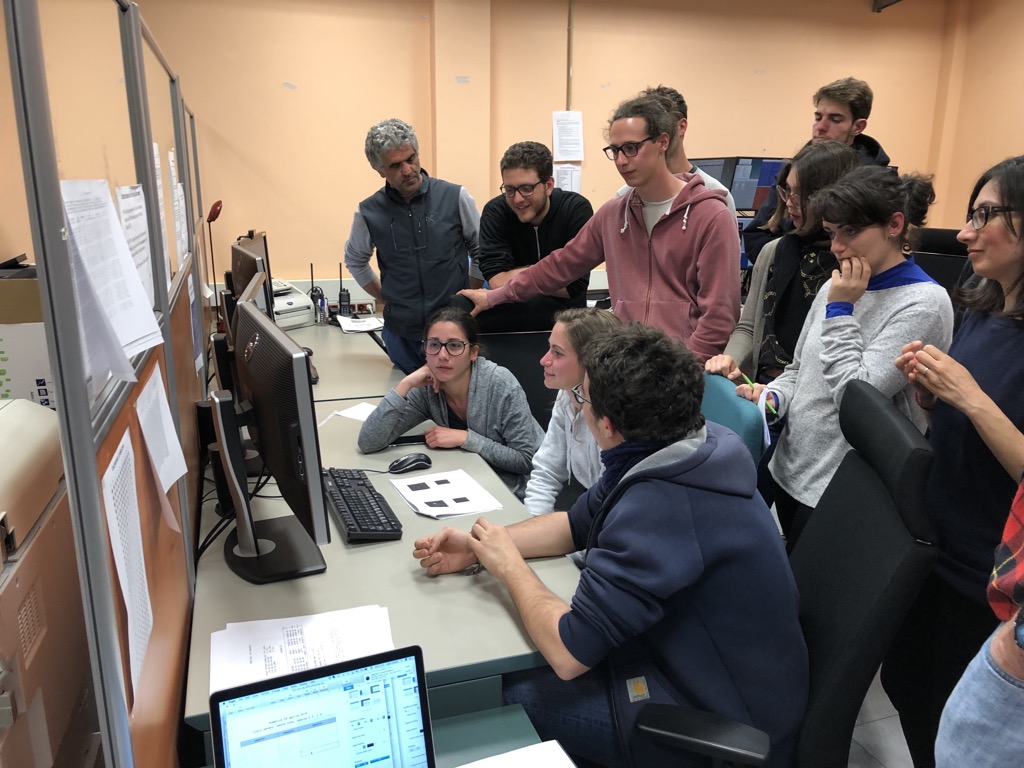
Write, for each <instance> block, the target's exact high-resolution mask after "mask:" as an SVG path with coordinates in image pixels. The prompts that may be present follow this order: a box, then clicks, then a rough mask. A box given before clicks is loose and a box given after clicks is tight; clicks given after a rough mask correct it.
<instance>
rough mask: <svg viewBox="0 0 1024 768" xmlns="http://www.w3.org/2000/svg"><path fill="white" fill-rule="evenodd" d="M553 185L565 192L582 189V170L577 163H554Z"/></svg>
mask: <svg viewBox="0 0 1024 768" xmlns="http://www.w3.org/2000/svg"><path fill="white" fill-rule="evenodd" d="M554 172H555V186H556V187H558V188H559V189H564V190H566V191H567V192H582V191H583V171H582V170H581V169H580V167H579V166H578V165H564V164H563V165H556V166H555V167H554Z"/></svg>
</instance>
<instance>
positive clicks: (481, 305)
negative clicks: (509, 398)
mask: <svg viewBox="0 0 1024 768" xmlns="http://www.w3.org/2000/svg"><path fill="white" fill-rule="evenodd" d="M608 138H609V141H610V142H611V143H610V144H609V145H608V146H607V147H605V148H604V151H605V154H606V155H607V156H608V158H609V159H611V160H613V161H614V162H615V167H616V168H617V170H618V171H619V174H620V175H621V176H622V178H623V180H624V181H625V182H626V184H627V185H629V186H630V187H631V188H632V189H631V190H630V192H629V193H628V194H626V195H623V196H622V197H618V198H615V199H612V200H609V201H608V202H607V203H605V204H604V205H603V206H601V208H600V209H599V210H598V212H597V213H596V214H595V215H594V217H593V218H592V219H591V220H590V221H589V222H587V224H586V225H585V226H584V227H583V229H582V230H580V232H579V234H578V235H577V236H576V237H575V238H573V239H572V240H571V241H570V242H569V243H568V244H567V245H566V246H565V247H564V248H562V249H560V250H557V251H553V252H552V253H551V254H549V255H548V256H547V257H546V258H544V259H542V260H541V261H539V262H538V263H537V264H534V265H533V266H531V267H529V268H527V269H525V270H524V271H522V272H520V273H519V274H518V275H517V276H516V277H515V278H513V279H512V280H510V281H509V282H507V283H505V284H504V285H503V286H501V287H500V288H496V289H494V290H491V291H485V290H467V291H461V293H463V294H464V295H466V296H467V297H469V298H470V299H471V300H472V301H473V303H474V304H475V305H476V310H475V311H476V312H479V311H483V310H485V309H488V308H490V307H492V306H497V305H499V304H505V303H507V302H514V301H523V300H525V299H529V298H531V297H533V296H537V295H542V294H551V293H554V292H555V291H556V290H557V289H559V288H562V287H564V286H566V285H568V284H569V283H570V282H572V281H573V280H576V279H577V278H579V277H582V276H583V275H586V274H588V273H589V272H590V271H591V270H592V269H593V268H594V267H596V266H598V265H599V264H600V263H601V262H605V264H606V266H607V270H608V290H609V292H610V293H611V299H612V309H613V311H614V312H615V314H616V316H618V317H619V318H621V319H622V320H623V321H624V322H629V321H632V320H636V321H640V322H643V323H646V324H648V325H653V326H656V327H658V328H661V329H662V330H664V331H665V332H666V333H668V334H669V335H671V336H675V337H677V338H680V339H682V340H683V341H684V342H685V343H686V345H687V346H688V347H689V348H690V349H691V350H692V351H693V352H694V353H695V354H696V355H697V356H698V357H699V358H700V359H701V360H706V359H707V358H709V357H712V356H713V355H717V354H720V353H721V351H722V350H723V349H724V348H725V344H726V342H727V341H728V340H729V335H730V334H731V333H732V330H733V328H734V327H735V325H736V321H737V319H738V318H739V310H740V276H739V264H740V258H739V242H738V240H737V237H736V219H735V217H734V216H733V215H732V213H731V212H730V211H729V209H728V208H727V207H726V204H725V195H724V194H723V193H722V192H721V191H719V190H709V189H707V187H705V186H704V180H703V179H702V178H701V177H700V176H697V175H695V174H688V173H682V174H678V175H674V174H672V173H671V172H670V171H669V169H668V166H667V164H666V162H665V158H666V156H667V155H668V154H669V151H670V148H671V146H672V142H673V141H675V140H677V139H678V134H677V131H676V120H675V118H674V116H673V115H672V113H671V112H669V111H668V110H667V109H666V108H665V105H664V104H663V103H662V102H660V101H659V100H657V99H653V98H650V97H640V98H635V99H630V100H628V101H625V102H623V103H622V104H620V105H619V107H618V109H616V110H615V113H614V115H613V116H612V118H611V121H610V123H609V128H608Z"/></svg>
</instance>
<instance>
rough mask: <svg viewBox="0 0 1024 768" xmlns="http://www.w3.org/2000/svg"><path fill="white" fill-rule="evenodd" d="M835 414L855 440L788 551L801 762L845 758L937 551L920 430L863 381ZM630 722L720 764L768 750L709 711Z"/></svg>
mask: <svg viewBox="0 0 1024 768" xmlns="http://www.w3.org/2000/svg"><path fill="white" fill-rule="evenodd" d="M839 422H840V426H841V427H842V430H843V435H844V437H846V439H847V441H848V442H849V443H850V445H851V446H852V448H853V450H851V451H849V452H848V453H847V454H846V456H845V458H844V459H843V461H842V463H841V464H840V466H839V469H838V470H837V471H836V474H835V476H834V477H833V478H832V481H831V482H830V483H829V484H828V487H827V488H826V489H825V493H824V495H823V496H822V497H821V501H819V502H818V505H817V507H816V508H815V510H814V513H813V514H812V515H811V516H810V519H809V521H808V523H807V526H806V527H805V528H804V531H803V533H802V534H801V536H800V540H799V541H798V542H797V544H796V546H795V547H794V550H793V552H792V554H791V555H790V564H791V565H792V567H793V574H794V576H795V578H796V583H797V587H798V588H799V590H800V624H801V626H802V627H803V631H804V638H805V639H806V641H807V651H808V654H809V657H810V695H809V698H808V703H807V712H806V714H805V715H804V719H803V723H802V724H801V727H800V733H799V740H798V746H797V753H796V755H797V756H796V765H798V766H800V767H801V768H810V767H811V766H813V768H846V765H847V761H848V759H849V753H850V740H851V738H852V735H853V727H854V724H855V722H856V719H857V713H858V711H859V710H860V707H861V704H862V703H863V700H864V695H865V694H866V693H867V690H868V687H869V686H870V685H871V681H872V679H873V678H874V675H875V672H876V671H877V670H878V667H879V665H880V664H881V662H882V658H883V657H884V655H885V653H886V650H887V648H888V646H889V643H890V642H891V640H892V637H893V636H894V635H895V633H896V631H897V630H898V629H899V627H900V624H901V623H902V621H903V618H904V616H905V615H906V613H907V611H908V610H909V608H910V605H911V603H912V602H913V601H914V599H915V597H916V596H917V593H918V592H919V591H920V588H921V585H922V584H923V583H924V580H925V577H926V576H927V574H928V572H929V570H930V569H931V566H932V562H933V561H934V559H935V557H936V551H935V547H933V546H932V545H931V544H929V543H928V542H930V541H933V540H934V538H933V533H932V529H931V525H930V523H929V521H928V516H927V512H926V510H925V506H924V486H925V482H926V479H927V476H928V470H929V467H930V466H931V461H932V452H931V449H930V448H929V446H928V443H927V441H926V440H925V439H924V437H923V436H922V435H921V433H920V432H918V431H917V429H916V428H915V427H914V425H913V424H911V422H910V421H909V420H908V419H906V418H905V417H904V416H903V414H901V413H900V412H899V411H898V410H897V409H896V407H895V406H894V405H893V404H892V403H891V402H890V401H889V400H888V399H887V398H885V397H884V396H883V395H882V394H881V393H879V392H878V391H877V390H876V389H874V388H873V387H872V386H871V385H869V384H867V383H865V382H862V381H852V382H850V383H849V385H847V388H846V391H845V393H844V394H843V401H842V404H841V406H840V409H839ZM755 634H756V633H755ZM751 652H756V648H753V647H752V649H751ZM680 709H683V711H682V712H679V710H680ZM677 715H680V718H679V723H677V722H676V716H677ZM637 727H638V728H639V729H640V730H641V731H643V732H645V733H647V734H648V735H649V736H650V737H651V738H654V739H656V740H658V741H660V742H662V743H667V744H673V745H675V746H677V747H679V748H681V749H683V750H685V751H687V752H691V753H696V754H700V755H705V756H707V757H709V758H710V759H711V760H712V761H713V762H712V764H713V765H716V766H721V765H763V764H764V762H765V760H766V759H767V756H768V738H767V735H766V734H764V733H761V732H760V731H758V730H756V729H754V728H751V727H749V726H747V725H742V724H739V723H735V722H732V721H730V720H728V718H723V717H720V716H718V715H715V714H712V713H706V712H694V711H692V710H685V709H684V708H677V707H672V706H670V705H648V706H647V707H646V708H645V709H644V711H642V712H641V714H640V718H639V720H638V721H637Z"/></svg>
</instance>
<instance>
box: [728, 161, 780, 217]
mask: <svg viewBox="0 0 1024 768" xmlns="http://www.w3.org/2000/svg"><path fill="white" fill-rule="evenodd" d="M786 162H787V160H786V158H783V157H737V158H736V169H735V172H734V173H733V178H732V184H730V185H729V191H730V192H732V198H733V200H735V201H736V210H739V211H756V210H758V209H759V208H760V207H761V206H762V205H764V202H765V200H767V199H768V195H769V194H771V191H772V188H773V187H774V186H775V184H776V177H777V176H778V175H779V171H780V170H782V166H783V165H785V164H786Z"/></svg>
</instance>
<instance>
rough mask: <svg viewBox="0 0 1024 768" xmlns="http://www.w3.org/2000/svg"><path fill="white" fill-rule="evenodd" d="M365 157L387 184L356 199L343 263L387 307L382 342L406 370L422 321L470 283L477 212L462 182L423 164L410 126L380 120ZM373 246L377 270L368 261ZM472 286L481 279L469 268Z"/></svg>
mask: <svg viewBox="0 0 1024 768" xmlns="http://www.w3.org/2000/svg"><path fill="white" fill-rule="evenodd" d="M365 151H366V159H367V160H369V162H370V167H372V168H373V169H374V170H375V171H377V173H379V174H380V176H381V178H382V179H384V186H383V187H382V188H381V189H379V190H378V191H377V192H375V193H374V194H373V195H371V196H370V197H368V198H366V199H365V200H363V201H362V202H361V203H360V204H359V210H357V211H356V214H355V217H354V219H353V221H352V232H351V234H350V235H349V238H348V242H346V243H345V266H346V267H347V268H348V271H349V272H351V273H352V277H354V278H355V279H356V282H357V283H359V285H360V287H362V288H363V290H365V291H366V292H367V293H369V294H370V295H371V296H373V297H374V298H375V299H377V300H378V301H383V302H385V307H384V331H383V337H384V344H385V345H386V346H387V350H388V356H389V357H390V358H391V360H392V362H393V363H394V364H395V365H396V366H398V367H399V368H401V369H402V371H404V372H405V373H412V372H413V371H415V370H416V369H417V368H419V367H420V366H422V365H423V364H424V361H425V358H424V356H423V352H422V350H421V348H420V347H421V342H422V339H423V325H424V323H425V322H426V319H427V317H429V316H430V315H431V314H432V313H433V312H434V311H435V310H436V309H439V308H440V307H442V306H445V305H446V304H447V303H448V301H449V299H450V298H451V296H452V295H453V294H455V293H457V292H458V291H459V290H461V289H463V288H467V287H471V286H470V273H469V270H470V259H473V260H474V261H475V259H476V256H477V253H478V251H479V246H478V242H477V241H478V233H479V229H480V214H479V213H478V212H477V209H476V203H475V202H474V201H473V198H472V196H471V195H470V194H469V192H468V191H466V189H465V187H460V186H458V185H457V184H452V183H450V182H447V181H442V180H441V179H435V178H432V177H430V176H428V175H427V172H426V171H424V170H423V169H422V168H421V167H420V155H419V141H418V140H417V138H416V133H415V131H413V129H412V126H410V125H409V124H408V123H405V122H403V121H402V120H398V119H394V118H392V119H389V120H384V121H382V122H380V123H377V125H375V126H373V127H372V128H370V130H369V132H368V133H367V134H366V147H365ZM374 251H376V253H377V266H378V267H379V269H380V277H378V276H377V273H376V272H374V271H373V268H372V267H371V266H370V265H369V261H370V257H371V256H372V255H373V253H374ZM473 277H474V278H476V281H475V282H474V287H475V286H479V285H480V284H482V280H480V279H479V278H480V275H479V274H474V275H473Z"/></svg>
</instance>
